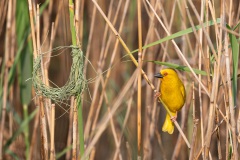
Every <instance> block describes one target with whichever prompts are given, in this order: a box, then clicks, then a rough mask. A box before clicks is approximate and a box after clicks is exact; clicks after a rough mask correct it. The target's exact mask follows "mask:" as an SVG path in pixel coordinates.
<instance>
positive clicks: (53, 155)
mask: <svg viewBox="0 0 240 160" xmlns="http://www.w3.org/2000/svg"><path fill="white" fill-rule="evenodd" d="M50 124H51V128H50V134H51V144H50V160H54V159H55V149H54V133H55V132H54V129H55V104H52V105H51V121H50Z"/></svg>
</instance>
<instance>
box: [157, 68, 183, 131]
mask: <svg viewBox="0 0 240 160" xmlns="http://www.w3.org/2000/svg"><path fill="white" fill-rule="evenodd" d="M154 77H156V78H159V79H160V81H161V84H160V93H157V94H156V96H157V97H159V99H160V98H161V99H162V101H163V102H164V104H165V105H166V107H167V108H168V109H169V111H170V113H171V116H172V118H171V116H170V115H169V114H168V113H167V115H166V119H165V122H164V124H163V127H162V131H163V132H168V133H169V134H172V133H173V131H174V124H173V121H175V120H176V118H177V112H178V111H179V110H180V109H181V108H182V107H183V105H184V103H185V100H186V93H185V87H184V85H183V83H182V81H181V80H180V79H179V77H178V75H177V72H176V71H175V70H173V69H170V68H168V69H163V70H161V71H160V73H158V74H156V75H154Z"/></svg>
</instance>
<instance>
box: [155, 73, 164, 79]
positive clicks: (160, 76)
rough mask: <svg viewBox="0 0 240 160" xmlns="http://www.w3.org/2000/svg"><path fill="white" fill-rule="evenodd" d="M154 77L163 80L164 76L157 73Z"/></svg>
mask: <svg viewBox="0 0 240 160" xmlns="http://www.w3.org/2000/svg"><path fill="white" fill-rule="evenodd" d="M154 77H156V78H163V75H162V74H161V73H157V74H155V75H154Z"/></svg>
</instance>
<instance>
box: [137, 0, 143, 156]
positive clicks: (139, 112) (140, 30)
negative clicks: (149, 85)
mask: <svg viewBox="0 0 240 160" xmlns="http://www.w3.org/2000/svg"><path fill="white" fill-rule="evenodd" d="M141 2H142V1H141V0H138V1H137V7H138V48H139V51H138V70H139V74H138V100H137V106H138V107H137V108H138V109H137V117H138V118H137V128H138V131H137V133H138V134H137V137H138V158H140V159H141V141H142V140H141V136H142V133H141V128H142V120H141V117H142V115H141V113H142V112H141V111H142V104H141V103H142V101H141V99H142V97H141V96H142V74H141V71H142V9H141Z"/></svg>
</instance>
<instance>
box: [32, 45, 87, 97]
mask: <svg viewBox="0 0 240 160" xmlns="http://www.w3.org/2000/svg"><path fill="white" fill-rule="evenodd" d="M70 48H71V49H72V51H71V56H72V66H71V72H70V75H69V79H68V81H67V83H66V84H65V85H64V86H63V87H50V86H47V85H46V84H44V83H43V80H42V71H41V61H42V57H43V56H42V55H39V56H38V57H37V58H36V59H35V60H34V63H33V75H32V76H33V77H32V83H33V87H34V89H35V92H36V95H38V96H44V97H47V98H49V99H51V100H54V101H63V100H67V99H69V98H70V97H71V96H77V95H79V94H81V93H82V92H83V90H84V87H85V82H86V81H85V78H84V75H83V67H84V61H83V52H82V50H81V49H80V48H78V47H76V46H70Z"/></svg>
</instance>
